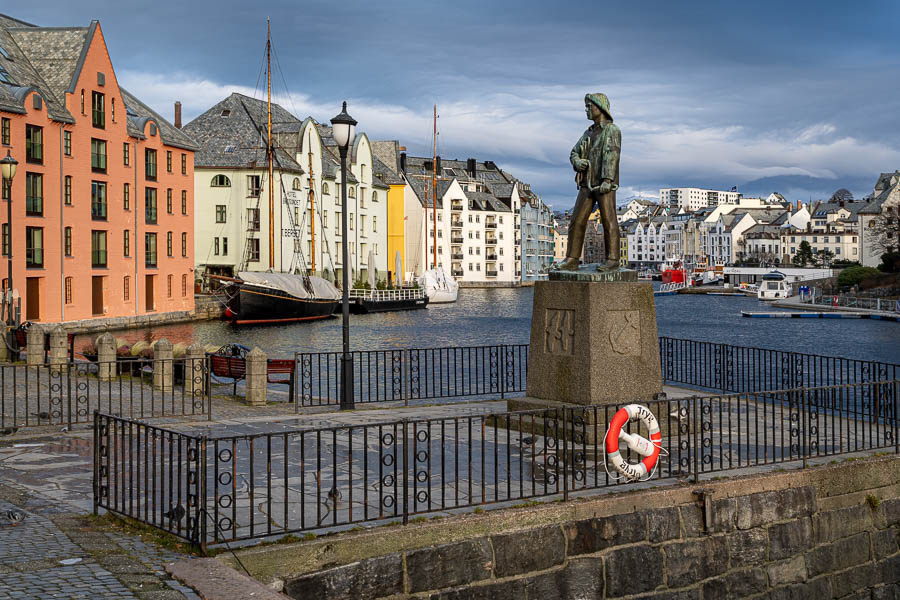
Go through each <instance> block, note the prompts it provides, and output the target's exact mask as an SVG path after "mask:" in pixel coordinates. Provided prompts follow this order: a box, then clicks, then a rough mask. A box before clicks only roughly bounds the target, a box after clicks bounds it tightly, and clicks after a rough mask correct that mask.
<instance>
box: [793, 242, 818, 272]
mask: <svg viewBox="0 0 900 600" xmlns="http://www.w3.org/2000/svg"><path fill="white" fill-rule="evenodd" d="M813 260H814V257H813V251H812V246H810V245H809V242H807V241H806V240H803V241H802V242H800V247H799V248H797V254H795V255H794V258H792V259H791V262H792V263H794V264H795V265H797V266H798V267H805V266H806V265H808V264H810V263H812V262H813Z"/></svg>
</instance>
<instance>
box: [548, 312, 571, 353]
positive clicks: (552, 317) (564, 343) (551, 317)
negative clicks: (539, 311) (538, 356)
mask: <svg viewBox="0 0 900 600" xmlns="http://www.w3.org/2000/svg"><path fill="white" fill-rule="evenodd" d="M544 324H545V325H544V352H546V353H547V354H558V355H562V356H571V355H572V354H573V353H574V347H575V311H574V310H564V309H557V308H548V309H547V310H546V313H545V314H544Z"/></svg>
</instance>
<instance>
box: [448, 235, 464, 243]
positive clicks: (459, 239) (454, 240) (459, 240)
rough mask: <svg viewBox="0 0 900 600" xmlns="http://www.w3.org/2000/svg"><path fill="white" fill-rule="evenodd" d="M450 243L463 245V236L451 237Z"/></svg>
mask: <svg viewBox="0 0 900 600" xmlns="http://www.w3.org/2000/svg"><path fill="white" fill-rule="evenodd" d="M450 243H451V244H462V243H463V237H462V236H461V235H458V236H457V235H454V236H451V237H450Z"/></svg>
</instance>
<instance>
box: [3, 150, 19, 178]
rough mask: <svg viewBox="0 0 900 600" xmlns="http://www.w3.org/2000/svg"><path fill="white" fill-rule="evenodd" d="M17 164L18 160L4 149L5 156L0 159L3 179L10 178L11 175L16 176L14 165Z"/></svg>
mask: <svg viewBox="0 0 900 600" xmlns="http://www.w3.org/2000/svg"><path fill="white" fill-rule="evenodd" d="M18 164H19V161H17V160H16V159H14V158H13V157H12V156H10V155H9V150H7V151H6V157H5V158H2V159H0V165H2V172H3V179H10V180H12V178H13V177H15V176H16V165H18Z"/></svg>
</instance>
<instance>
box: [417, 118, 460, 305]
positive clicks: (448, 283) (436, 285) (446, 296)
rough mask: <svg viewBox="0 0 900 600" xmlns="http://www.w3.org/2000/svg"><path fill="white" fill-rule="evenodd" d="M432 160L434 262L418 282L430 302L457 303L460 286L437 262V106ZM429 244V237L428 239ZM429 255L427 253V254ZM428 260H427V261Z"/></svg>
mask: <svg viewBox="0 0 900 600" xmlns="http://www.w3.org/2000/svg"><path fill="white" fill-rule="evenodd" d="M432 150H433V152H432V159H431V207H432V210H433V211H434V212H433V218H432V223H433V224H434V237H433V239H434V261H433V262H432V264H431V268H430V269H427V270H426V271H425V272H424V273H422V274H421V275H420V276H419V277H418V279H417V282H418V284H419V286H420V287H422V288H424V290H425V295H426V296H428V301H429V302H431V303H433V304H440V303H448V302H456V298H457V296H458V295H459V284H458V283H457V282H456V280H455V279H454V278H453V276H452V275H450V273H448V272H446V271H445V270H444V267H443V266H441V265H439V264H438V262H437V257H438V251H437V240H438V236H437V224H438V219H437V105H436V104H435V105H434V145H433V148H432ZM426 243H427V237H426ZM426 255H427V253H426ZM426 260H427V259H426Z"/></svg>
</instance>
